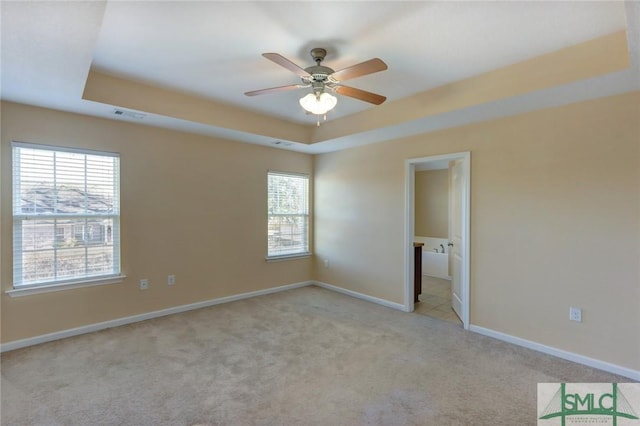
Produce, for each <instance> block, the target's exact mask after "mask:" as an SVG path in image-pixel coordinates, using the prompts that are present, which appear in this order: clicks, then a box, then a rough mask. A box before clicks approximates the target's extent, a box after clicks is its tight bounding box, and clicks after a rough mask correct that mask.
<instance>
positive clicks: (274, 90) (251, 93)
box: [245, 84, 307, 96]
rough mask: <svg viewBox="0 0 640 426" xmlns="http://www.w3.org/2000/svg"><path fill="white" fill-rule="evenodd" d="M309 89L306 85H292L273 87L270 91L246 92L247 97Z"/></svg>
mask: <svg viewBox="0 0 640 426" xmlns="http://www.w3.org/2000/svg"><path fill="white" fill-rule="evenodd" d="M303 87H307V86H305V85H304V84H290V85H288V86H279V87H271V88H269V89H261V90H253V91H251V92H245V95H247V96H257V95H266V94H267V93H274V92H286V91H287V90H294V89H301V88H303Z"/></svg>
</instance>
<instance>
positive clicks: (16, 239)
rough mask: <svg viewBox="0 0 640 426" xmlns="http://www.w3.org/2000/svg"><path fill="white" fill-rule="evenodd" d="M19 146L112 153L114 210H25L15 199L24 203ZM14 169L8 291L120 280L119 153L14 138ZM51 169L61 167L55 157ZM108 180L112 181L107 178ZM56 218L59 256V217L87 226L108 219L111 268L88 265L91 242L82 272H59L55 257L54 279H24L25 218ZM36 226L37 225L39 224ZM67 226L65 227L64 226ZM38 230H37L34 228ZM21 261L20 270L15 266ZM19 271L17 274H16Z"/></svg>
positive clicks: (27, 291) (15, 293)
mask: <svg viewBox="0 0 640 426" xmlns="http://www.w3.org/2000/svg"><path fill="white" fill-rule="evenodd" d="M20 149H32V150H42V151H48V152H50V153H54V155H55V153H71V154H79V155H85V156H98V157H110V158H115V159H116V162H115V163H114V164H113V166H112V167H113V168H112V169H111V170H112V171H113V181H112V185H113V199H112V200H111V203H112V211H109V212H100V213H95V212H92V213H90V212H89V211H87V210H85V211H84V212H82V213H58V212H57V211H56V212H54V213H51V212H24V211H22V210H21V209H20V207H19V206H18V205H17V204H16V203H21V201H20V197H21V194H22V193H21V186H22V185H23V180H21V178H20V174H21V167H22V165H21V164H18V163H17V162H16V160H17V159H18V157H19V156H20V155H21V154H22V153H21V152H19V150H20ZM11 152H12V153H11V158H12V165H11V173H12V184H11V189H12V197H11V204H12V205H11V211H12V222H13V223H12V230H13V235H12V246H13V262H12V267H13V268H12V269H13V279H12V281H13V282H12V289H11V290H8V291H6V293H8V294H9V295H10V296H20V295H25V294H36V293H41V292H50V291H58V290H64V289H67V288H76V287H84V286H93V285H101V284H110V283H115V282H121V281H122V280H123V279H124V278H125V276H124V275H123V274H122V269H121V250H122V247H121V240H120V216H121V214H120V170H121V168H120V154H119V153H115V152H107V151H97V150H90V149H80V148H69V147H63V146H54V145H45V144H35V143H26V142H18V141H12V143H11ZM87 159H88V157H85V158H84V160H85V164H84V165H83V166H82V167H81V168H79V169H78V170H79V171H82V172H84V178H83V182H84V187H85V189H84V190H85V196H86V186H87V179H88V177H87V168H88V166H87ZM51 167H52V171H55V172H54V176H55V175H56V174H57V173H60V171H59V170H58V169H57V167H58V166H57V165H56V164H55V160H54V161H53V164H52V165H51ZM107 182H109V181H107ZM53 185H54V186H53V187H52V188H53V190H54V191H55V190H57V189H58V187H57V186H56V184H55V180H54V183H53ZM30 220H34V221H53V225H52V232H53V236H52V237H53V242H52V246H51V248H50V249H48V250H51V251H52V252H53V256H54V259H56V258H57V251H58V250H60V249H61V244H60V243H59V241H58V239H59V225H58V221H59V220H60V221H67V222H68V221H76V220H77V221H83V222H84V224H83V225H82V226H83V228H84V229H86V226H91V225H88V224H89V223H91V222H95V221H99V220H107V221H110V223H109V224H108V225H107V226H108V227H109V229H110V231H111V236H112V237H111V239H110V241H108V242H107V241H105V244H106V243H111V244H113V246H112V249H111V250H109V251H110V252H111V254H112V256H113V258H112V259H113V260H112V267H111V268H110V271H108V272H107V271H101V272H102V273H96V274H92V273H91V272H90V270H89V269H88V266H87V265H88V263H87V262H88V258H87V256H89V253H90V251H89V247H87V245H88V244H86V242H85V244H84V245H83V247H84V248H85V251H84V254H83V257H84V262H85V269H84V273H83V274H81V275H80V274H76V275H73V276H62V277H60V276H58V273H57V271H58V268H59V267H60V265H59V264H58V263H57V260H54V261H53V262H52V263H53V269H54V271H55V272H54V277H53V278H52V279H41V280H33V281H28V282H27V283H23V282H24V275H20V276H18V275H19V274H23V273H24V272H23V269H24V264H23V254H24V253H25V251H24V245H23V237H24V234H23V232H24V229H25V227H24V222H25V221H30ZM36 226H37V225H36ZM67 226H68V227H69V228H70V229H69V234H71V235H73V233H74V231H75V228H76V227H77V226H78V225H77V224H74V223H73V222H71V224H70V225H67ZM62 229H64V228H62ZM34 232H35V231H34ZM17 265H19V270H17V269H18V268H17V267H16V266H17ZM17 274H18V275H17Z"/></svg>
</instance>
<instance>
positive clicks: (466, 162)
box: [402, 151, 471, 330]
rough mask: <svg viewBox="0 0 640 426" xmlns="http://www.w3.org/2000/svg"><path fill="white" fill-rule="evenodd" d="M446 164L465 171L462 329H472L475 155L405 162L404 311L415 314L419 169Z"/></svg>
mask: <svg viewBox="0 0 640 426" xmlns="http://www.w3.org/2000/svg"><path fill="white" fill-rule="evenodd" d="M443 160H462V161H463V164H462V166H463V170H464V175H465V176H464V182H463V187H464V194H463V196H462V198H463V203H462V204H463V206H462V238H463V239H464V253H463V255H464V262H463V264H462V277H461V279H462V296H463V301H462V308H463V312H462V326H463V327H464V329H465V330H468V329H469V303H470V301H469V299H470V275H469V274H470V264H471V230H470V226H471V224H470V220H471V152H470V151H465V152H455V153H451V154H443V155H433V156H429V157H421V158H409V159H406V160H405V173H404V175H405V178H404V182H405V206H404V209H405V223H404V232H405V238H404V266H405V272H404V307H403V309H402V310H403V311H406V312H413V310H414V303H413V261H412V259H413V238H414V236H415V235H414V229H415V223H414V221H415V217H414V216H415V212H414V205H415V193H414V192H415V169H416V165H417V164H421V163H428V162H433V161H443Z"/></svg>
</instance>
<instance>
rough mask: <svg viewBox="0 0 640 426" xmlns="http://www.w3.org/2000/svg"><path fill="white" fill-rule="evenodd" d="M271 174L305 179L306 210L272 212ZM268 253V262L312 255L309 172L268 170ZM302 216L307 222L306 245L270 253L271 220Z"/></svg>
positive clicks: (305, 230) (304, 237)
mask: <svg viewBox="0 0 640 426" xmlns="http://www.w3.org/2000/svg"><path fill="white" fill-rule="evenodd" d="M271 175H278V176H284V177H292V178H303V179H305V185H306V188H305V190H306V200H305V201H306V204H305V206H304V212H300V213H271V211H270V205H269V195H270V193H271V190H270V185H269V177H270V176H271ZM266 207H267V209H266V210H267V241H266V242H267V255H266V257H265V259H266V260H267V261H268V262H274V261H280V260H288V259H297V258H301V257H309V256H311V255H312V253H311V227H312V226H311V220H312V217H311V176H310V174H308V173H296V172H284V171H280V170H268V171H267V206H266ZM291 216H293V217H301V218H303V221H304V223H306V227H305V229H304V232H303V240H304V247H303V248H302V249H301V250H300V251H291V252H285V253H280V254H270V248H269V244H270V241H269V238H270V236H269V225H270V221H271V219H272V218H273V217H291Z"/></svg>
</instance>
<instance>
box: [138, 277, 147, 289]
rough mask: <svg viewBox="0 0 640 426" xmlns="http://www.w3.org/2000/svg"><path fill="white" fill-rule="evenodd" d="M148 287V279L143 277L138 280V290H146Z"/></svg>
mask: <svg viewBox="0 0 640 426" xmlns="http://www.w3.org/2000/svg"><path fill="white" fill-rule="evenodd" d="M148 288H149V280H148V279H146V278H143V279H141V280H140V290H146V289H148Z"/></svg>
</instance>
